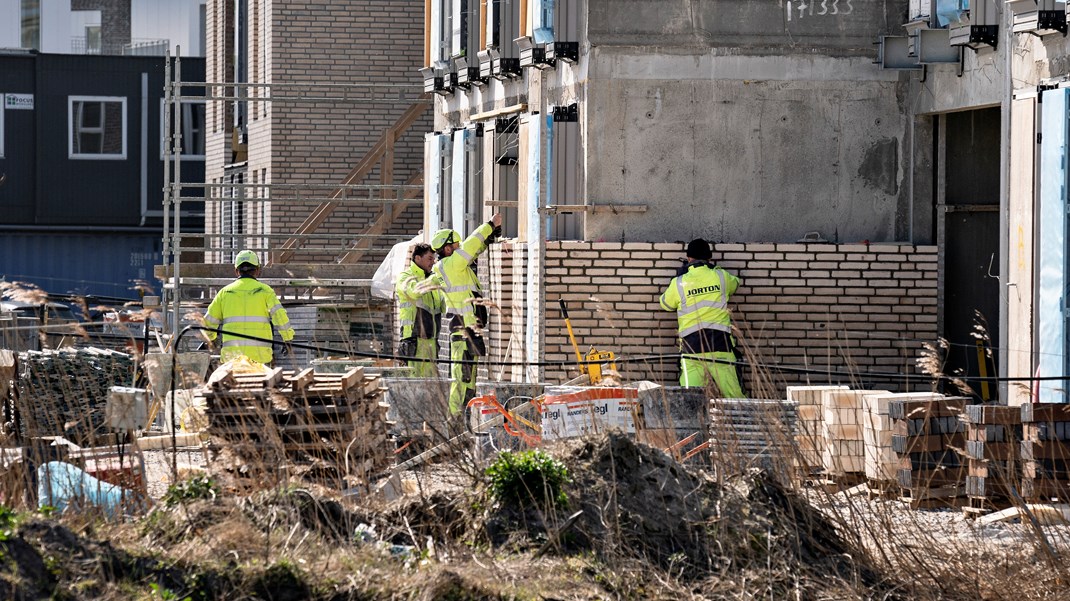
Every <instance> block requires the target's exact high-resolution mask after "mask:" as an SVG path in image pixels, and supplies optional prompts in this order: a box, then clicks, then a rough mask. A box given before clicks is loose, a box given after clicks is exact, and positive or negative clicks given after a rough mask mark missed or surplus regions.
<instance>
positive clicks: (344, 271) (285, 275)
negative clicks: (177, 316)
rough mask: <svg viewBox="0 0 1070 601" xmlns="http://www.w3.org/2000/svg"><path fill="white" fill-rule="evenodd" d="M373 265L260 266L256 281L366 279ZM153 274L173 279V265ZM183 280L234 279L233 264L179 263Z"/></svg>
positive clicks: (163, 278) (373, 269)
mask: <svg viewBox="0 0 1070 601" xmlns="http://www.w3.org/2000/svg"><path fill="white" fill-rule="evenodd" d="M375 269H376V266H375V265H336V264H334V263H290V264H287V265H264V266H263V267H261V268H260V277H259V278H257V279H258V280H259V281H266V280H269V279H270V280H273V281H288V280H291V279H294V278H300V279H303V280H308V281H317V280H366V279H370V278H371V277H372V276H374V275H375ZM153 273H154V275H155V277H156V279H158V280H164V281H165V280H169V279H171V278H172V277H174V265H156V266H155V267H154V268H153ZM186 278H209V279H219V280H230V281H233V280H234V265H232V264H230V263H189V264H186V263H183V264H182V280H183V281H185V280H186Z"/></svg>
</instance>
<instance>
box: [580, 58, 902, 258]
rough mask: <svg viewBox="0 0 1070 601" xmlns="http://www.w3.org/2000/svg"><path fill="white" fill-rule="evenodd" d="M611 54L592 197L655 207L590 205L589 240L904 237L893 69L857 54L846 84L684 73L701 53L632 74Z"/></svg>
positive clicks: (604, 76)
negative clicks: (614, 210)
mask: <svg viewBox="0 0 1070 601" xmlns="http://www.w3.org/2000/svg"><path fill="white" fill-rule="evenodd" d="M611 52H613V53H615V52H617V51H602V50H600V49H599V50H598V51H597V54H598V59H597V60H594V62H595V63H597V64H598V65H599V66H598V68H592V72H593V73H592V77H591V82H590V84H589V89H588V97H589V98H592V99H593V98H597V99H598V100H597V101H596V102H593V103H591V104H588V106H587V107H586V108H587V110H586V118H587V120H588V123H587V127H586V131H587V196H588V200H589V202H590V203H591V204H624V205H646V206H647V209H648V210H647V212H646V213H644V214H633V215H614V214H609V213H602V214H592V215H589V216H588V219H587V230H586V235H585V237H586V239H588V240H599V239H605V240H620V239H624V240H629V241H657V240H687V239H691V238H694V237H698V236H702V237H706V238H708V239H711V240H715V241H726V242H727V241H731V242H794V241H796V240H799V239H800V238H802V237H803V236H804V235H805V234H806V233H807V232H812V231H817V232H820V233H821V234H822V235H823V236H824V238H825V239H826V240H830V241H839V242H861V241H863V240H870V241H874V242H878V241H880V242H883V241H890V240H894V239H895V238H896V232H897V222H898V221H899V220H902V219H904V218H905V214H906V212H907V211H906V210H905V207H906V203H907V202H908V199H909V195H908V193H907V187H906V186H905V185H904V184H905V181H906V175H907V168H908V164H907V163H906V158H905V153H904V150H903V147H904V142H903V140H904V138H905V137H906V135H907V123H906V121H905V120H904V119H902V118H901V117H900V106H899V102H898V94H899V92H900V89H899V86H898V84H897V82H896V80H895V79H894V78H893V79H890V80H889V79H888V78H887V77H886V74H881V73H880V72H877V71H875V70H873V69H875V68H873V67H872V66H865V65H864V64H863V63H864V61H855V60H854V59H842V60H841V61H837V62H841V63H842V64H841V65H840V68H842V69H843V70H844V75H843V76H842V79H840V80H838V81H832V80H816V81H800V80H794V81H793V80H761V79H755V80H747V79H743V78H740V79H734V78H729V79H724V80H710V79H694V78H692V77H690V76H693V75H697V74H695V73H680V74H679V76H678V77H676V78H672V77H671V76H672V75H674V74H676V73H677V72H678V69H674V68H673V67H674V66H684V65H683V64H685V63H690V62H691V61H692V60H693V59H694V57H675V56H659V57H653V58H652V60H653V61H654V62H655V63H661V64H662V65H663V66H664V68H655V69H651V70H650V71H649V72H644V73H631V74H629V73H627V72H626V71H625V67H626V66H627V64H626V63H627V59H628V57H626V56H623V55H617V56H605V55H606V54H609V53H611ZM619 52H620V53H624V52H626V50H620V51H619ZM728 60H729V61H730V62H732V63H739V65H738V66H739V67H740V68H739V69H738V70H735V69H734V70H735V72H736V74H737V75H739V76H743V74H744V72H745V71H747V69H745V68H743V63H745V62H747V61H742V60H737V59H728ZM772 60H774V59H767V60H761V61H757V63H763V62H769V61H772ZM800 61H801V62H815V63H827V62H830V61H831V59H816V58H815V59H812V60H811V59H800ZM719 62H720V61H711V63H719ZM617 67H620V68H617ZM825 68H828V69H834V68H835V67H834V66H833V65H832V64H828V65H826V66H825ZM687 70H688V71H690V70H691V69H690V68H688V69H687ZM652 73H657V74H658V75H657V76H656V77H649V78H648V76H649V75H650V74H652ZM847 73H853V74H855V75H857V76H858V79H856V80H854V81H852V80H851V78H850V77H849V76H848V75H847ZM787 216H790V218H785V217H787Z"/></svg>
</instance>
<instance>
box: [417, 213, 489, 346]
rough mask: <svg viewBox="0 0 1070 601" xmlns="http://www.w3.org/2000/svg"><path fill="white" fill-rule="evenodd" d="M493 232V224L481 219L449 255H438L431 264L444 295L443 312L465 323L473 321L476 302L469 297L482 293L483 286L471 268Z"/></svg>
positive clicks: (466, 325) (473, 323)
mask: <svg viewBox="0 0 1070 601" xmlns="http://www.w3.org/2000/svg"><path fill="white" fill-rule="evenodd" d="M493 232H494V226H493V225H491V224H489V223H484V224H482V225H480V226H479V227H478V228H476V231H474V232H472V235H471V236H468V237H467V238H465V239H464V242H462V243H461V246H460V247H459V248H457V249H456V250H454V251H453V254H451V255H450V256H448V257H445V258H442V259H439V260H438V262H437V263H435V266H434V268H433V270H432V271H433V273H434V275H432V276H431V277H433V278H435V282H436V283H437V284H439V285H440V286H442V292H443V293H444V295H445V297H446V316H447V317H450V318H453V317H459V318H460V319H462V320H463V321H464V325H465V327H471V326H474V325H476V321H477V319H476V306H475V305H473V304H472V303H471V302H470V301H469V299H471V298H474V297H477V296H482V295H483V289H482V287H481V286H480V285H479V278H478V277H476V272H475V271H474V270H473V269H472V263H473V262H474V261H475V260H476V257H478V256H479V255H480V253H482V252H483V251H485V250H487V238H489V237H490V235H491V234H492V233H493Z"/></svg>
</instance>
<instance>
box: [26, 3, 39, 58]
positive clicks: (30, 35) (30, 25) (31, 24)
mask: <svg viewBox="0 0 1070 601" xmlns="http://www.w3.org/2000/svg"><path fill="white" fill-rule="evenodd" d="M22 47H23V48H27V49H33V50H40V49H41V0H22Z"/></svg>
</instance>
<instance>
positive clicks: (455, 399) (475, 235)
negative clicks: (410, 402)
mask: <svg viewBox="0 0 1070 601" xmlns="http://www.w3.org/2000/svg"><path fill="white" fill-rule="evenodd" d="M501 228H502V216H501V214H499V213H495V214H494V216H493V217H491V220H490V221H488V222H486V223H484V224H482V225H480V226H479V227H478V228H476V231H474V232H472V235H471V236H468V237H467V238H465V240H464V241H463V242H462V241H461V235H460V234H459V233H457V232H456V231H455V230H451V229H445V230H439V231H437V232H435V235H434V236H433V237H432V238H431V248H433V249H434V250H435V252H437V253H438V256H439V261H438V263H436V264H435V267H434V270H433V271H434V275H433V276H432V277H433V278H435V279H434V282H435V283H436V284H437V285H439V286H440V287H441V288H442V291H443V292H444V293H445V299H446V317H447V318H449V320H450V321H449V327H450V378H451V382H450V401H449V407H450V415H458V414H459V413H460V412H461V411H462V410H463V409H464V407H465V405H466V404H467V403H468V401H470V400H472V398H474V397H475V391H476V360H477V357H481V356H483V355H486V354H487V344H486V342H485V341H484V340H483V328H485V327H486V326H487V321H488V320H487V317H488V315H487V307H486V306H484V305H482V304H480V303H478V299H480V298H482V297H483V289H482V287H481V286H480V285H479V278H478V277H476V272H475V269H473V268H474V266H475V260H476V257H478V256H479V255H480V253H482V252H483V251H485V250H487V246H489V245H490V244H492V243H493V242H494V240H495V239H496V238H497V237H498V236H500V235H501V231H502V229H501ZM474 301H475V302H474Z"/></svg>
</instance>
